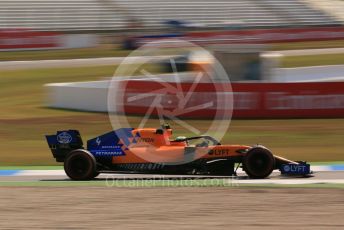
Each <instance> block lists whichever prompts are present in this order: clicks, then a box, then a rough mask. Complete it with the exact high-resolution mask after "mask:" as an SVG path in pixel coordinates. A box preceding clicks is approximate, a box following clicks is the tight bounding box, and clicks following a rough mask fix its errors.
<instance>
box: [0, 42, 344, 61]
mask: <svg viewBox="0 0 344 230" xmlns="http://www.w3.org/2000/svg"><path fill="white" fill-rule="evenodd" d="M341 47H344V40H334V41H313V42H292V43H276V44H271V45H269V46H268V49H269V50H294V49H319V48H341ZM130 52H131V51H128V50H123V49H121V48H119V46H118V45H100V46H98V47H94V48H82V49H68V50H37V51H14V52H12V51H9V52H2V53H1V56H0V61H19V60H46V59H73V58H97V57H124V56H127V55H128V54H129V53H130ZM337 64H344V54H326V55H307V56H296V57H284V58H283V59H282V60H281V67H301V66H314V65H337Z"/></svg>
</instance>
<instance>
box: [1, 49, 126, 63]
mask: <svg viewBox="0 0 344 230" xmlns="http://www.w3.org/2000/svg"><path fill="white" fill-rule="evenodd" d="M130 52H131V51H128V50H122V49H120V48H119V47H118V46H113V45H101V46H98V47H94V48H82V49H66V50H37V51H8V52H1V56H0V61H24V60H25V61H27V60H49V59H73V58H97V57H123V56H127V55H128V54H129V53H130Z"/></svg>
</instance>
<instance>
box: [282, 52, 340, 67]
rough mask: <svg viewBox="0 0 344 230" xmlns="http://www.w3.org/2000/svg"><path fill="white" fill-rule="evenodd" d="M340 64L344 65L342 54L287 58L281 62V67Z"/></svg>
mask: <svg viewBox="0 0 344 230" xmlns="http://www.w3.org/2000/svg"><path fill="white" fill-rule="evenodd" d="M342 64H344V53H340V54H318V55H305V56H288V57H284V58H282V61H281V67H284V68H294V67H305V66H321V65H342Z"/></svg>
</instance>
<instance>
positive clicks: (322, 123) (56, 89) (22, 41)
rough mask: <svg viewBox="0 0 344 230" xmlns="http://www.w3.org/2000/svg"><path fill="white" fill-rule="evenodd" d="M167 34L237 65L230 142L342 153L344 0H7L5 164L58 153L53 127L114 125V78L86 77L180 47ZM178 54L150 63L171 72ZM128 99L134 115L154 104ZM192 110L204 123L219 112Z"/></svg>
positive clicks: (189, 66) (0, 9)
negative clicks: (151, 51)
mask: <svg viewBox="0 0 344 230" xmlns="http://www.w3.org/2000/svg"><path fill="white" fill-rule="evenodd" d="M164 39H181V40H186V41H189V42H192V43H193V44H196V45H199V46H201V47H203V48H205V49H206V50H208V51H209V52H210V53H211V54H213V55H214V57H216V59H217V60H218V61H219V62H220V63H221V64H222V66H223V67H224V69H225V71H226V72H227V75H228V76H229V77H230V80H231V82H232V88H233V94H234V113H233V117H234V118H235V119H234V120H233V121H232V123H231V128H230V130H229V131H228V133H227V134H226V135H225V137H224V138H223V140H222V142H224V143H225V142H226V143H240V144H256V143H261V144H264V145H266V146H269V147H270V148H271V149H272V150H273V151H274V152H276V153H278V155H284V156H286V157H287V158H291V159H305V160H308V161H318V162H325V161H344V155H343V148H344V142H343V140H344V132H343V130H344V119H343V118H344V81H343V80H344V1H342V0H330V1H328V0H260V1H254V0H217V1H207V0H192V1H182V0H145V1H143V0H68V1H67V0H1V1H0V89H1V90H0V94H1V96H0V105H1V114H0V147H1V152H0V165H53V164H55V163H54V160H53V158H52V156H51V155H50V152H49V150H48V147H47V145H46V143H45V139H44V135H45V134H48V133H54V132H55V131H56V130H61V129H71V128H73V129H79V130H80V131H81V133H82V135H83V136H84V138H85V139H88V138H91V137H93V136H96V135H99V134H101V133H104V132H106V131H108V130H110V129H112V127H111V124H110V122H109V119H108V115H107V113H106V109H107V107H106V97H107V92H106V87H107V84H105V85H104V84H103V83H104V82H103V83H102V82H98V83H91V84H90V83H83V84H80V83H79V82H93V81H104V80H106V79H109V78H110V77H112V75H113V73H114V72H115V70H116V68H117V67H118V65H119V64H120V63H121V61H122V59H123V58H122V57H125V56H127V55H128V54H130V53H131V52H132V51H133V50H135V49H137V48H139V47H141V46H142V45H145V44H148V43H149V42H154V41H156V42H159V43H160V44H162V45H163V46H164V47H165V48H166V55H170V54H174V52H173V51H175V50H178V49H181V48H184V47H180V46H179V43H174V42H171V41H168V42H167V40H164ZM171 50H172V51H171ZM172 56H173V60H174V62H175V63H176V68H177V70H178V72H185V73H190V72H192V71H195V70H198V69H201V68H203V67H205V66H207V65H211V64H212V61H211V60H210V59H206V60H207V61H206V62H204V59H202V58H199V57H201V56H202V54H200V53H199V52H196V51H195V52H187V53H183V54H180V52H179V54H178V55H177V56H176V55H172ZM170 58H171V57H169V58H167V59H166V57H165V56H162V57H157V60H155V61H154V63H150V64H146V65H145V68H146V69H147V70H149V72H150V73H153V74H155V75H160V74H162V73H163V74H166V73H171V72H173V68H172V67H171V65H170V64H169V61H170ZM128 68H129V67H128ZM137 74H139V73H137ZM217 77H218V79H219V82H221V79H222V76H217ZM222 80H223V79H222ZM57 83H58V84H57ZM99 84H100V85H99ZM209 93H211V92H209ZM203 98H207V95H203ZM130 106H131V107H130ZM137 106H141V107H139V110H137V109H136V110H135V111H134V110H132V109H131V110H130V108H133V107H135V108H138V107H137ZM126 108H127V110H126V111H124V112H126V114H127V115H128V116H127V117H126V119H128V120H129V121H130V123H131V124H132V125H133V126H135V125H136V124H138V123H139V122H140V116H141V115H144V114H145V111H146V110H147V105H145V104H142V103H138V104H131V105H128V106H127V107H126ZM207 112H209V111H202V114H207ZM138 115H139V116H138ZM192 117H193V119H192V120H189V121H188V122H189V123H190V124H194V125H195V126H198V127H200V128H201V127H202V126H203V125H204V126H206V123H207V122H208V120H209V118H211V116H210V117H207V116H200V117H196V118H195V116H194V115H193V116H192ZM184 119H190V118H189V117H187V116H186V117H185V118H184ZM157 125H159V121H158V120H156V121H154V119H151V120H150V121H149V123H148V126H152V127H156V126H157ZM176 133H177V134H179V135H188V133H186V131H185V130H183V129H182V128H180V127H176Z"/></svg>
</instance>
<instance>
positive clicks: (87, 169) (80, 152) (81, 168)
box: [64, 149, 97, 180]
mask: <svg viewBox="0 0 344 230" xmlns="http://www.w3.org/2000/svg"><path fill="white" fill-rule="evenodd" d="M64 170H65V172H66V174H67V176H68V177H69V178H71V179H72V180H91V179H93V178H94V177H95V176H97V171H96V159H95V158H94V156H93V155H92V154H91V153H89V152H88V151H86V150H84V149H77V150H74V151H72V152H70V153H69V154H68V155H67V157H66V159H65V161H64Z"/></svg>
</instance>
